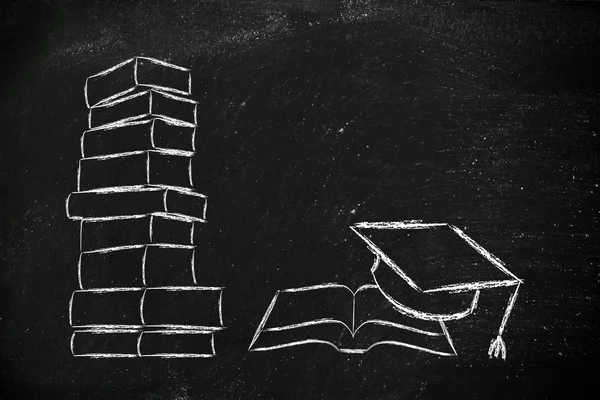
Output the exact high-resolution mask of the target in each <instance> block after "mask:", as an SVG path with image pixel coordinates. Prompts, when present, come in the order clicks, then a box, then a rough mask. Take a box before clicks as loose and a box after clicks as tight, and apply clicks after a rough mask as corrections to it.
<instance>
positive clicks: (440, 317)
mask: <svg viewBox="0 0 600 400" xmlns="http://www.w3.org/2000/svg"><path fill="white" fill-rule="evenodd" d="M372 276H373V280H374V281H375V283H376V284H377V286H378V287H379V291H380V292H381V294H382V295H383V296H384V297H385V298H386V299H387V300H388V301H389V302H390V303H391V304H392V305H393V306H394V308H395V309H396V310H398V311H399V312H401V313H402V314H405V315H408V316H409V317H412V318H416V319H421V320H425V321H454V320H458V319H462V318H464V317H466V316H467V315H470V314H472V313H473V311H474V310H475V308H476V307H477V301H478V300H479V290H477V291H476V292H475V294H474V296H473V300H472V301H471V305H470V306H469V308H467V309H466V310H463V311H460V312H457V313H452V314H433V313H426V312H422V311H418V310H414V309H412V308H410V307H407V306H405V305H404V304H401V303H399V302H398V301H396V300H395V299H394V298H393V297H392V296H390V295H389V294H388V293H387V292H386V291H385V290H384V289H383V288H382V287H381V286H380V284H379V281H378V280H377V277H376V276H375V274H373V275H372Z"/></svg>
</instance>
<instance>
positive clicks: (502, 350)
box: [488, 335, 506, 360]
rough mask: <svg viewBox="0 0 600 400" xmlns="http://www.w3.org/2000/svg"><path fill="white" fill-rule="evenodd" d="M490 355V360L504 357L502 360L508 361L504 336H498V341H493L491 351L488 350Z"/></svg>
mask: <svg viewBox="0 0 600 400" xmlns="http://www.w3.org/2000/svg"><path fill="white" fill-rule="evenodd" d="M488 355H489V356H490V358H492V357H494V358H498V357H499V356H500V355H502V359H503V360H506V344H504V340H503V339H502V336H500V335H498V337H496V339H494V340H492V342H491V343H490V349H489V350H488Z"/></svg>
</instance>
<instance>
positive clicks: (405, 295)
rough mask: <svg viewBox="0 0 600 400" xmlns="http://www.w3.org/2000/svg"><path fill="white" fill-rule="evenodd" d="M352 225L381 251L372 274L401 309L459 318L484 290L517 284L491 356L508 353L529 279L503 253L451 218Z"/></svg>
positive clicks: (420, 314) (429, 317) (439, 317)
mask: <svg viewBox="0 0 600 400" xmlns="http://www.w3.org/2000/svg"><path fill="white" fill-rule="evenodd" d="M351 229H352V230H353V231H354V232H355V233H356V234H357V235H358V236H359V237H360V238H361V239H362V240H364V241H365V243H366V244H367V246H368V248H369V250H371V252H373V254H375V262H374V263H373V266H372V267H371V274H372V276H373V279H374V281H375V283H376V285H377V286H378V287H379V290H380V291H381V293H382V294H383V295H384V296H385V297H386V298H387V300H388V301H389V302H390V303H392V305H393V306H394V307H395V308H396V309H397V310H398V311H399V312H401V313H404V314H407V315H409V316H411V317H413V318H418V319H424V320H439V321H447V320H457V319H461V318H464V317H466V316H468V315H469V314H471V313H472V312H473V311H474V310H475V308H476V307H477V302H478V299H479V294H480V291H481V290H483V289H491V288H497V287H506V286H515V290H514V292H513V293H512V295H511V296H510V299H509V301H508V305H507V307H506V310H505V312H504V316H503V319H502V322H501V324H500V328H499V330H498V335H497V337H496V338H495V339H494V340H492V342H491V344H490V348H489V351H488V354H489V355H490V357H492V356H494V357H498V356H500V355H501V356H502V358H503V359H505V358H506V345H505V343H504V340H503V339H502V333H503V331H504V327H505V325H506V321H507V320H508V317H509V315H510V312H511V310H512V308H513V306H514V303H515V300H516V297H517V294H518V291H519V287H520V285H521V283H522V282H523V281H522V280H521V279H519V278H517V277H516V276H515V275H514V274H513V273H511V272H510V271H509V270H508V269H507V268H506V267H505V265H504V263H503V262H502V261H500V260H499V259H498V258H497V257H495V256H494V255H492V254H491V253H490V252H488V251H487V250H485V249H484V248H483V247H481V246H480V245H479V244H477V243H476V242H475V241H474V240H473V239H471V238H470V237H468V236H467V235H466V234H465V233H464V232H463V231H462V230H460V229H459V228H457V227H455V226H453V225H451V224H447V223H423V222H421V221H402V222H361V223H358V224H355V225H354V226H352V227H351Z"/></svg>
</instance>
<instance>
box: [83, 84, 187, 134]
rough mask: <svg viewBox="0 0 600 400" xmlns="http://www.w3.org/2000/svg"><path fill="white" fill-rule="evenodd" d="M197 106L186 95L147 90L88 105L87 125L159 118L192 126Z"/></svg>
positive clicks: (91, 126)
mask: <svg viewBox="0 0 600 400" xmlns="http://www.w3.org/2000/svg"><path fill="white" fill-rule="evenodd" d="M197 105H198V103H197V102H196V101H194V100H191V99H189V98H186V97H180V96H175V95H172V94H169V93H164V92H161V91H158V90H154V89H149V90H145V91H143V92H139V93H134V94H131V95H128V96H125V97H120V98H118V99H116V100H113V101H111V102H109V103H101V104H99V105H96V106H93V107H91V108H90V109H89V112H88V128H90V129H91V128H99V127H103V126H104V127H108V126H116V125H120V124H122V123H125V122H128V121H135V120H139V119H143V118H148V117H161V118H162V119H164V120H166V121H169V122H172V123H174V124H176V125H181V126H188V127H194V126H195V125H196V122H197V119H196V108H197Z"/></svg>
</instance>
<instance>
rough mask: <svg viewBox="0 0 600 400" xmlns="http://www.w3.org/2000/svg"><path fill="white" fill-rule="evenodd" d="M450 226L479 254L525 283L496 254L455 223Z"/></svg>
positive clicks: (513, 277)
mask: <svg viewBox="0 0 600 400" xmlns="http://www.w3.org/2000/svg"><path fill="white" fill-rule="evenodd" d="M449 226H450V228H451V229H452V230H453V231H454V232H456V234H457V235H458V236H460V237H461V238H462V239H463V240H465V241H466V242H467V243H468V244H469V245H470V246H471V247H472V248H474V249H475V250H476V251H477V252H478V253H479V254H481V255H482V256H483V257H484V258H485V259H487V260H488V261H489V262H491V263H492V264H493V265H494V266H495V267H496V268H498V269H499V270H500V271H502V272H504V273H505V274H506V275H508V276H510V277H511V278H512V279H514V280H516V281H518V282H519V283H523V281H521V280H520V279H519V278H517V277H516V276H515V275H514V274H513V273H512V272H510V271H509V270H508V269H507V268H506V266H505V265H504V263H503V262H502V261H501V260H500V259H499V258H498V257H496V256H495V255H493V254H492V253H490V252H489V251H487V250H486V249H484V248H483V247H482V246H480V245H479V244H478V243H477V242H475V241H474V240H473V239H471V238H470V237H469V236H467V235H466V234H465V233H464V232H463V231H462V230H460V229H458V228H457V227H456V226H454V225H449Z"/></svg>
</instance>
